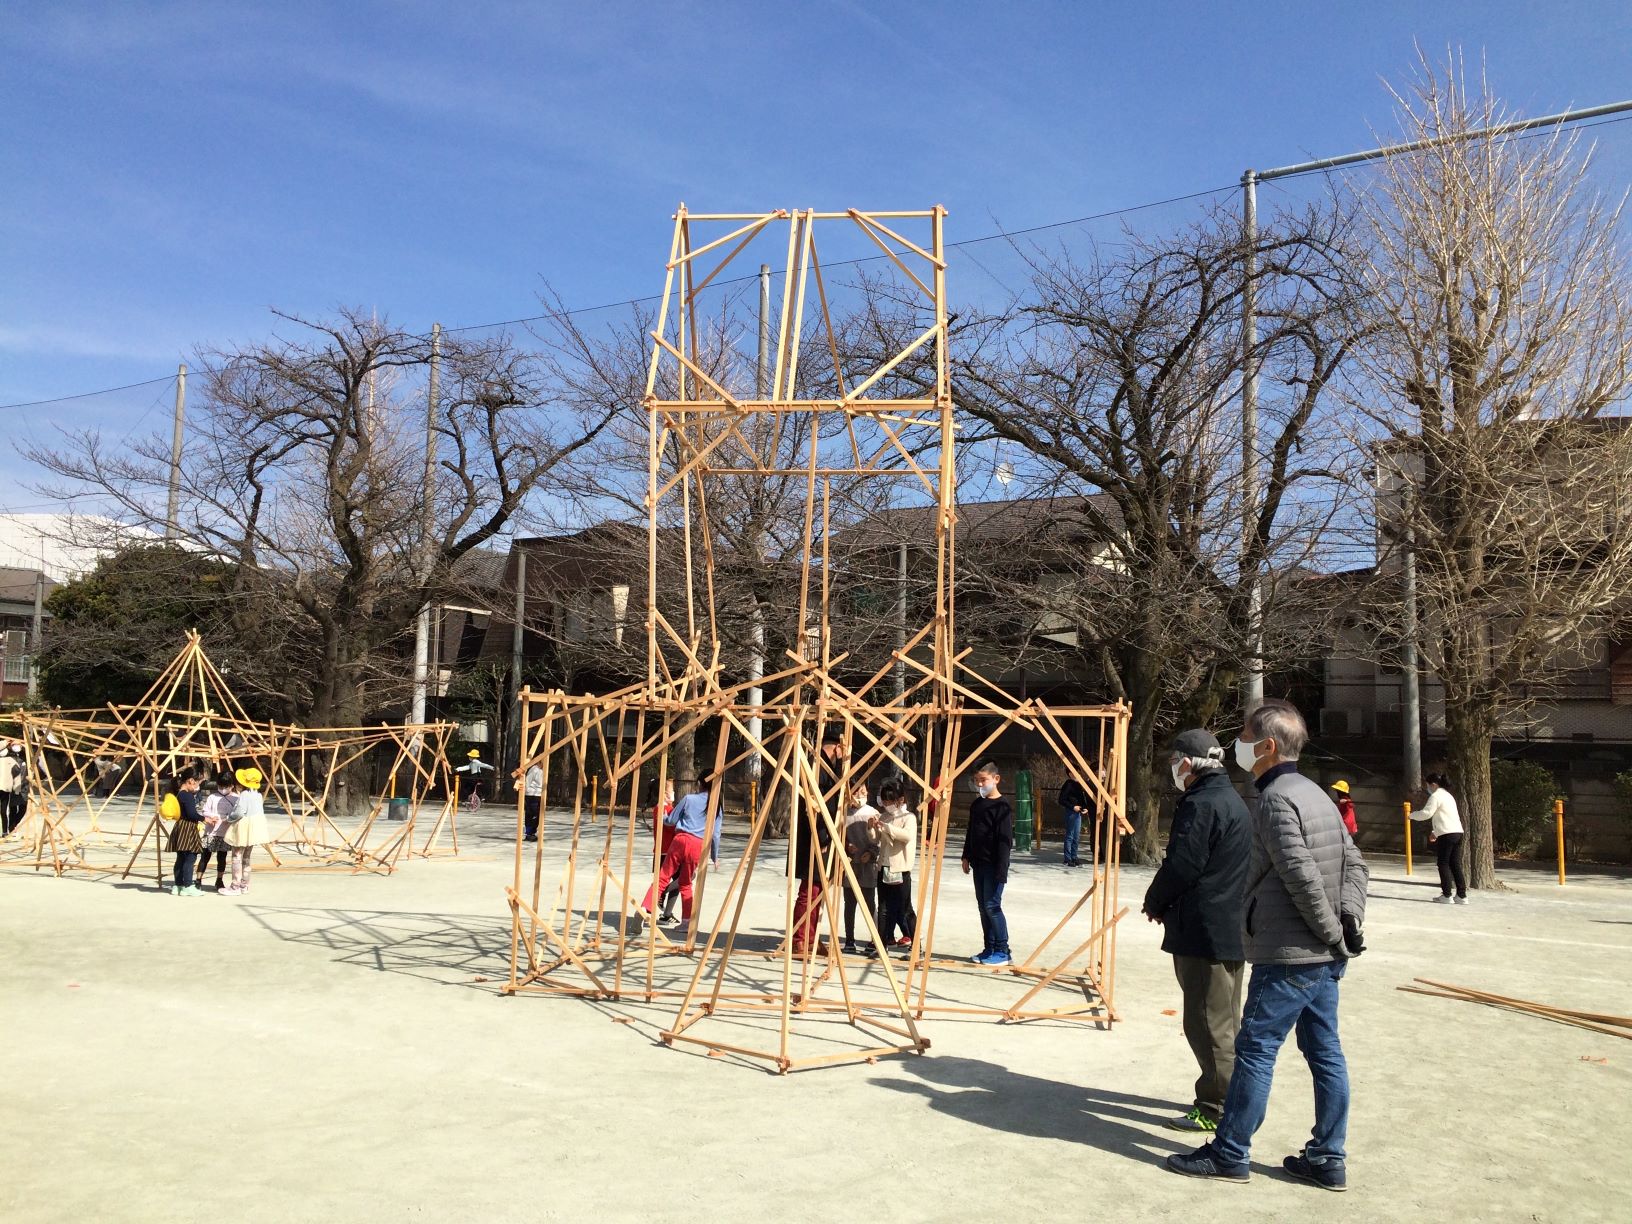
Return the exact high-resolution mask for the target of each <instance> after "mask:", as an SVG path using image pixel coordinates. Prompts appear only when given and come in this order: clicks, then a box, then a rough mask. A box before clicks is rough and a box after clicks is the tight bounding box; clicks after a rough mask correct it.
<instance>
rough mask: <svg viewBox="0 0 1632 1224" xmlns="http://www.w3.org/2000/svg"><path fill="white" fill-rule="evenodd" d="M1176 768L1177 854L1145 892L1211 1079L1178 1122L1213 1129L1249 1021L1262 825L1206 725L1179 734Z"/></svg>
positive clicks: (1173, 846) (1170, 842) (1202, 1082)
mask: <svg viewBox="0 0 1632 1224" xmlns="http://www.w3.org/2000/svg"><path fill="white" fill-rule="evenodd" d="M1168 767H1169V769H1170V770H1171V771H1172V776H1173V785H1175V786H1177V787H1178V788H1179V790H1181V791H1182V792H1183V795H1182V796H1181V797H1180V799H1179V803H1178V806H1177V807H1176V808H1175V809H1174V810H1173V828H1172V831H1171V832H1170V833H1169V834H1168V838H1167V856H1166V857H1165V858H1164V859H1163V860H1162V865H1161V867H1160V869H1158V870H1157V872H1156V878H1155V879H1154V880H1152V881H1151V882H1150V888H1149V890H1148V891H1147V892H1146V893H1145V903H1144V912H1145V914H1146V915H1147V916H1148V917H1149V918H1150V920H1151V921H1152V922H1159V923H1161V924H1162V951H1163V952H1167V953H1169V954H1170V955H1171V956H1172V957H1173V972H1174V974H1175V975H1176V976H1177V977H1178V979H1179V990H1180V992H1181V993H1182V994H1183V996H1184V1036H1185V1040H1187V1041H1188V1042H1189V1043H1190V1050H1191V1052H1192V1053H1193V1054H1194V1055H1195V1056H1196V1062H1197V1064H1198V1065H1199V1066H1200V1068H1201V1075H1200V1077H1199V1078H1198V1079H1197V1080H1196V1095H1195V1104H1194V1106H1193V1107H1192V1108H1191V1110H1190V1112H1189V1113H1187V1114H1185V1115H1184V1116H1183V1117H1181V1118H1176V1119H1174V1120H1173V1121H1171V1122H1169V1123H1168V1125H1169V1126H1171V1127H1172V1128H1173V1129H1174V1130H1182V1131H1208V1132H1210V1131H1213V1130H1215V1129H1217V1127H1218V1120H1219V1118H1220V1117H1221V1116H1222V1115H1223V1112H1224V1097H1225V1094H1226V1093H1228V1092H1229V1090H1230V1073H1231V1071H1232V1070H1233V1069H1234V1067H1235V1030H1236V1025H1237V1024H1238V1023H1239V1021H1240V1017H1241V969H1242V959H1243V952H1242V943H1241V910H1242V904H1243V902H1242V898H1243V895H1244V893H1245V890H1246V884H1247V859H1248V857H1249V855H1250V854H1251V851H1252V826H1251V823H1250V817H1249V816H1248V815H1247V805H1246V804H1245V803H1243V802H1242V801H1241V796H1240V795H1238V794H1237V793H1236V790H1235V787H1234V786H1233V785H1231V783H1230V778H1229V774H1228V773H1227V772H1226V771H1225V769H1224V749H1223V747H1222V746H1221V745H1220V744H1219V742H1218V740H1217V739H1216V738H1215V737H1214V736H1213V734H1212V732H1210V731H1205V730H1202V729H1201V728H1199V727H1198V728H1196V729H1195V730H1192V731H1185V732H1183V733H1182V734H1180V735H1179V736H1177V737H1176V738H1175V739H1174V740H1173V746H1172V749H1171V752H1170V757H1169V761H1168Z"/></svg>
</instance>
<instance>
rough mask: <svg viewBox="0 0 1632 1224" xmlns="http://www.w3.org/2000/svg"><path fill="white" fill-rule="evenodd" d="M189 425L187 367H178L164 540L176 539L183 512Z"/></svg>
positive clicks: (183, 365)
mask: <svg viewBox="0 0 1632 1224" xmlns="http://www.w3.org/2000/svg"><path fill="white" fill-rule="evenodd" d="M186 425H187V365H186V363H185V362H183V363H182V364H180V365H178V366H177V367H176V424H175V429H174V431H173V432H172V433H171V435H170V496H169V498H168V499H167V500H166V502H165V508H164V538H165V539H167V540H173V539H175V537H176V533H177V530H178V528H177V526H176V515H177V514H179V513H180V511H181V439H182V434H183V433H184V432H185V430H186Z"/></svg>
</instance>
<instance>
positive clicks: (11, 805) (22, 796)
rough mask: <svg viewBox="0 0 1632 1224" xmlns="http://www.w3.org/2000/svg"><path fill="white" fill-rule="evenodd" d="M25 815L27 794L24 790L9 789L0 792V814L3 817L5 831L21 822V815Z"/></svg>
mask: <svg viewBox="0 0 1632 1224" xmlns="http://www.w3.org/2000/svg"><path fill="white" fill-rule="evenodd" d="M26 815H28V794H27V792H26V791H11V792H8V793H6V794H0V816H4V817H5V821H6V832H7V833H10V832H11V831H12V830H13V829H15V828H16V827H17V826H18V825H20V824H22V823H23V817H24V816H26Z"/></svg>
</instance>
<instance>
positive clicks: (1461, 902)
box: [1456, 897, 1468, 905]
mask: <svg viewBox="0 0 1632 1224" xmlns="http://www.w3.org/2000/svg"><path fill="white" fill-rule="evenodd" d="M1456 903H1457V904H1458V905H1466V904H1467V903H1468V899H1467V898H1466V897H1458V898H1457V899H1456Z"/></svg>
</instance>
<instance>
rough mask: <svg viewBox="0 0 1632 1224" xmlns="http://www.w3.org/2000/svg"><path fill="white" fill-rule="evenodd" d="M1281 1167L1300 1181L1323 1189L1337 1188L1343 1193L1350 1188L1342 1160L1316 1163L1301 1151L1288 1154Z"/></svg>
mask: <svg viewBox="0 0 1632 1224" xmlns="http://www.w3.org/2000/svg"><path fill="white" fill-rule="evenodd" d="M1281 1168H1283V1169H1285V1170H1286V1171H1287V1173H1288V1174H1290V1175H1291V1176H1292V1177H1295V1178H1297V1179H1298V1180H1299V1181H1306V1182H1308V1183H1309V1184H1310V1185H1313V1186H1319V1187H1320V1188H1321V1189H1322V1190H1336V1191H1338V1192H1339V1193H1341V1192H1342V1191H1344V1190H1347V1189H1348V1188H1349V1175H1348V1172H1347V1170H1345V1169H1344V1167H1343V1164H1342V1162H1340V1161H1336V1160H1328V1161H1326V1162H1325V1163H1324V1164H1315V1163H1314V1161H1312V1160H1310V1159H1309V1158H1308V1157H1307V1156H1305V1155H1304V1154H1303V1153H1302V1152H1299V1153H1298V1154H1297V1155H1296V1156H1288V1157H1287V1158H1286V1159H1285V1160H1283V1161H1281Z"/></svg>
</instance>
